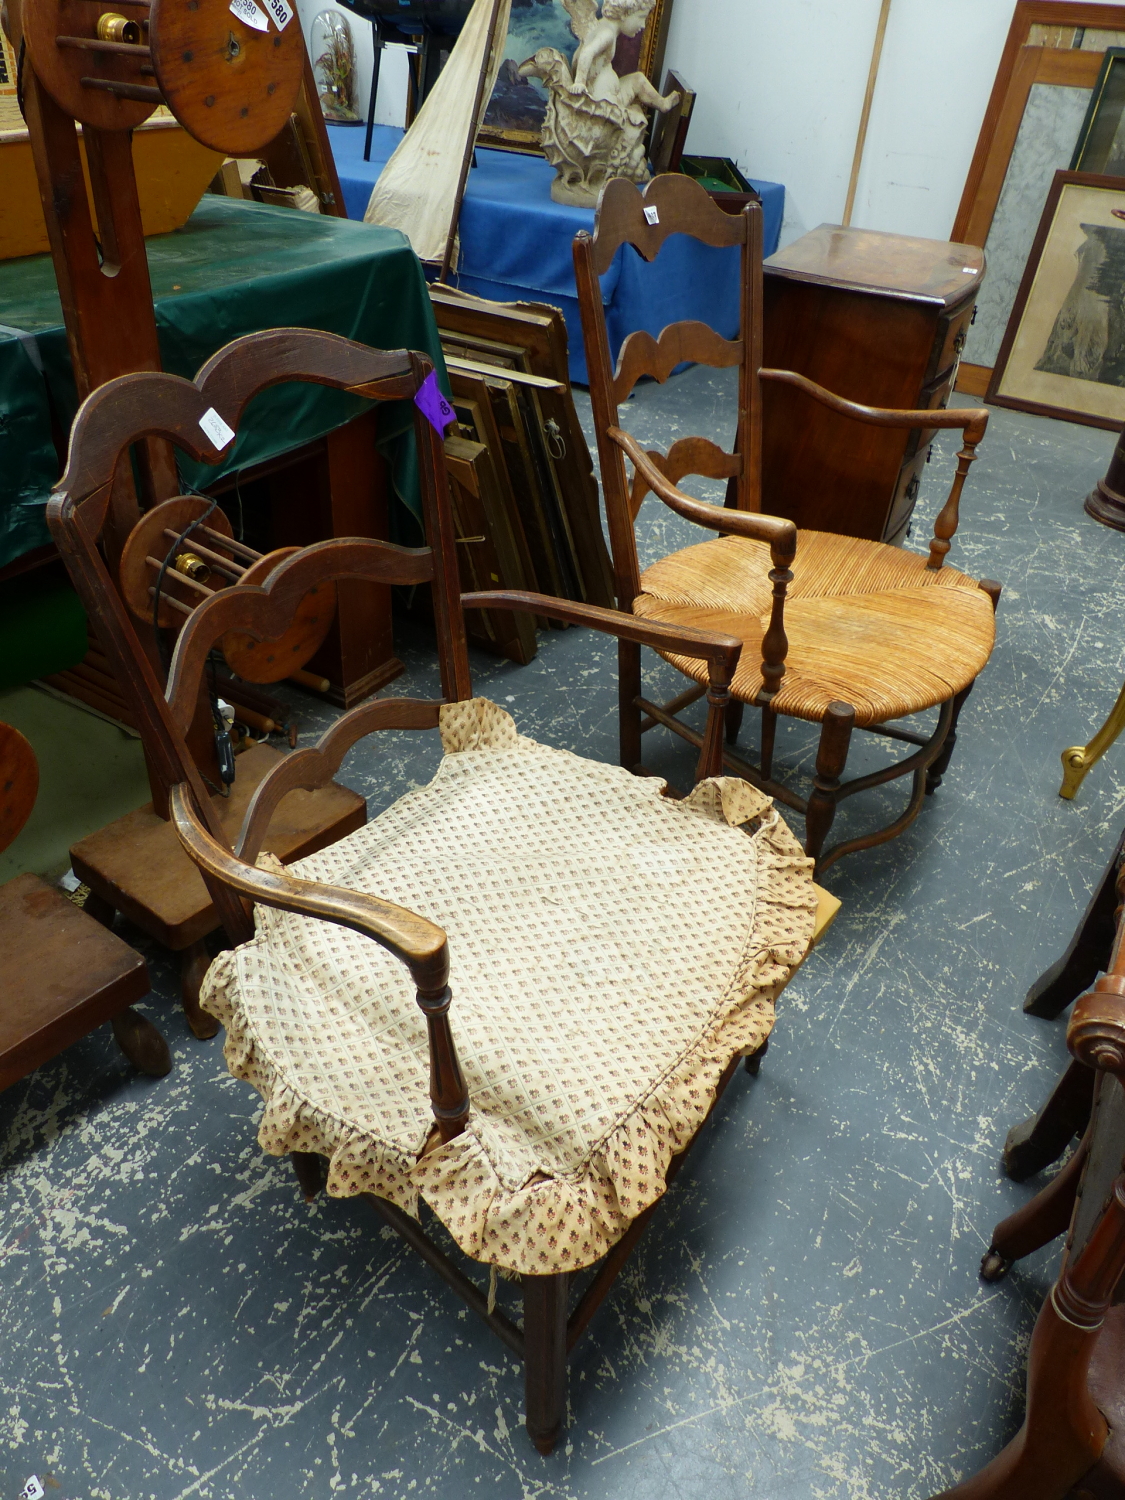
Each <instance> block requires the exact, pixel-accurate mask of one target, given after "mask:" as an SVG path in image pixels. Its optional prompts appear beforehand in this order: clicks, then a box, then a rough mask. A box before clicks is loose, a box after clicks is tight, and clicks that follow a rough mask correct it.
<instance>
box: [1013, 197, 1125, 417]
mask: <svg viewBox="0 0 1125 1500" xmlns="http://www.w3.org/2000/svg"><path fill="white" fill-rule="evenodd" d="M1123 311H1125V179H1123V178H1120V177H1109V176H1105V175H1101V174H1097V173H1091V172H1056V173H1055V178H1054V181H1053V182H1052V184H1051V190H1050V192H1049V193H1048V195H1047V203H1046V206H1045V207H1044V209H1043V217H1042V218H1041V220H1040V222H1039V229H1038V231H1037V233H1036V236H1035V242H1034V244H1033V245H1032V247H1031V254H1030V256H1029V257H1028V262H1027V269H1026V271H1025V272H1024V276H1023V280H1022V282H1021V283H1020V289H1019V292H1018V294H1017V296H1016V301H1015V306H1014V307H1013V308H1012V316H1011V319H1010V321H1009V323H1008V328H1007V331H1006V333H1005V334H1004V342H1003V343H1002V345H1001V346H1000V354H999V357H998V359H997V362H996V368H995V370H994V371H993V375H992V382H991V384H990V385H989V388H988V394H987V397H986V399H987V400H988V401H990V402H992V403H994V404H995V405H997V406H1010V407H1013V408H1014V409H1015V410H1017V411H1030V412H1036V413H1038V414H1039V415H1041V416H1048V417H1062V418H1063V419H1064V420H1065V421H1068V422H1085V423H1086V424H1088V425H1089V426H1091V427H1107V428H1110V429H1113V430H1116V429H1118V428H1120V427H1121V425H1122V423H1123V422H1125V316H1123Z"/></svg>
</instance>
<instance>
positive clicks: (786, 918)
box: [413, 776, 817, 1276]
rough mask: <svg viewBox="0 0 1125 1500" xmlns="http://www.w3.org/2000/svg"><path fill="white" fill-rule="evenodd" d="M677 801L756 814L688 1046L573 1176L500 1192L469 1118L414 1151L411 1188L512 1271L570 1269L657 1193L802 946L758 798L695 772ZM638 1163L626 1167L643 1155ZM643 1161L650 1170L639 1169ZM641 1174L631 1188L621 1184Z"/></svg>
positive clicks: (778, 851)
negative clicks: (735, 963) (731, 952)
mask: <svg viewBox="0 0 1125 1500" xmlns="http://www.w3.org/2000/svg"><path fill="white" fill-rule="evenodd" d="M683 805H688V806H694V807H696V808H697V809H698V810H699V811H700V812H701V813H703V814H704V815H706V816H715V815H716V813H718V814H719V815H721V816H722V817H723V818H724V819H725V821H727V822H729V823H731V824H732V825H733V826H739V825H740V824H743V823H745V822H748V821H749V820H750V819H752V818H755V817H758V818H761V819H762V825H761V828H760V829H759V831H758V833H757V834H756V835H754V836H755V837H756V838H758V839H759V841H760V844H759V848H760V861H759V870H760V881H761V884H760V890H759V899H758V904H757V909H756V920H755V922H754V927H753V931H752V932H751V933H750V935H749V938H748V940H747V943H746V947H745V950H744V956H743V961H742V964H741V966H740V968H739V972H738V974H737V975H736V977H735V979H734V980H733V981H732V983H731V985H730V987H729V989H728V992H727V994H726V996H725V997H724V999H723V1002H722V1003H721V1005H720V1006H719V1007H718V1008H717V1010H716V1014H715V1016H714V1018H713V1020H712V1022H711V1024H710V1026H709V1027H708V1028H707V1030H706V1031H705V1032H704V1034H703V1035H702V1036H701V1037H700V1039H699V1041H698V1042H697V1043H696V1045H695V1046H694V1047H692V1048H690V1049H689V1050H688V1051H687V1052H685V1053H684V1054H683V1055H682V1056H681V1057H680V1058H679V1059H678V1061H677V1063H676V1064H675V1065H674V1066H673V1068H672V1069H671V1070H669V1071H667V1072H666V1073H665V1074H664V1075H663V1076H662V1077H661V1078H659V1079H657V1080H656V1082H655V1083H654V1085H653V1087H652V1088H651V1089H650V1091H649V1093H648V1094H647V1096H646V1097H644V1098H643V1099H640V1100H637V1101H636V1102H635V1103H634V1104H633V1106H632V1107H631V1108H630V1109H629V1110H628V1111H627V1112H625V1113H624V1114H623V1115H622V1116H621V1117H619V1119H618V1120H617V1121H616V1122H615V1123H614V1124H613V1126H612V1127H611V1128H610V1130H609V1131H608V1132H607V1133H606V1135H605V1136H604V1137H603V1139H602V1140H601V1142H600V1143H599V1144H598V1146H597V1147H596V1148H595V1150H594V1151H593V1152H592V1153H591V1155H590V1156H589V1157H588V1158H587V1159H586V1161H585V1163H584V1165H583V1168H582V1170H581V1171H580V1172H578V1173H576V1174H575V1175H574V1176H573V1177H544V1176H541V1175H539V1174H537V1175H536V1176H535V1177H534V1178H532V1179H531V1181H529V1182H528V1183H526V1184H525V1185H524V1186H522V1187H520V1188H517V1189H516V1190H515V1191H509V1190H508V1189H506V1188H505V1187H504V1185H503V1183H502V1182H501V1181H500V1178H499V1176H498V1175H497V1172H496V1170H495V1167H494V1166H493V1164H492V1162H491V1161H490V1159H489V1157H488V1154H487V1152H486V1150H485V1148H484V1146H483V1145H482V1143H481V1142H480V1141H479V1140H478V1139H477V1137H476V1136H475V1135H474V1134H473V1132H472V1121H471V1119H470V1124H469V1128H468V1129H467V1130H466V1131H465V1132H464V1133H463V1134H462V1135H460V1136H458V1137H457V1138H456V1139H455V1140H453V1141H450V1142H448V1143H447V1144H446V1145H444V1146H442V1147H441V1148H440V1149H438V1150H437V1151H434V1152H432V1153H431V1154H430V1155H427V1156H425V1157H423V1158H422V1159H421V1160H420V1161H419V1162H418V1163H417V1165H416V1167H415V1168H414V1172H413V1178H414V1181H415V1183H416V1184H417V1186H418V1188H419V1189H420V1191H421V1195H422V1197H423V1198H424V1199H425V1200H426V1202H427V1203H428V1204H429V1206H430V1207H431V1208H432V1209H433V1211H434V1212H435V1213H436V1214H437V1216H438V1218H439V1219H441V1221H442V1222H443V1223H444V1224H445V1226H446V1228H447V1229H448V1230H449V1232H450V1234H451V1235H452V1236H453V1238H454V1239H455V1240H456V1241H457V1243H458V1245H459V1246H460V1247H461V1249H462V1250H464V1252H465V1253H466V1254H467V1255H469V1256H471V1257H472V1258H473V1259H474V1260H478V1261H482V1262H483V1263H484V1264H486V1265H495V1266H498V1267H500V1268H501V1269H503V1270H508V1271H515V1272H518V1273H520V1274H523V1275H539V1276H542V1275H549V1274H552V1273H554V1272H559V1271H577V1270H581V1269H582V1267H584V1266H588V1265H592V1264H593V1263H594V1262H595V1261H598V1260H600V1259H601V1258H602V1256H603V1255H605V1254H607V1253H608V1251H609V1250H611V1249H612V1248H613V1246H614V1245H615V1244H616V1243H617V1241H618V1240H619V1239H620V1238H621V1237H622V1235H623V1234H624V1233H625V1232H626V1230H627V1229H628V1228H629V1225H630V1224H631V1223H632V1221H633V1220H634V1219H635V1218H637V1216H638V1215H639V1214H641V1213H643V1212H644V1210H645V1209H646V1208H648V1207H649V1206H650V1205H651V1204H652V1203H654V1202H655V1201H656V1200H657V1199H658V1198H659V1197H660V1196H662V1194H663V1192H664V1188H665V1181H664V1178H665V1173H666V1172H667V1169H668V1163H669V1162H670V1161H671V1159H672V1157H673V1156H675V1155H676V1154H677V1153H678V1152H680V1151H682V1150H684V1148H685V1147H686V1146H687V1145H688V1144H689V1143H690V1141H691V1140H692V1137H693V1136H694V1135H695V1133H696V1131H697V1130H698V1129H699V1127H700V1125H702V1123H703V1121H704V1119H705V1118H706V1116H707V1112H708V1111H709V1110H710V1108H711V1105H712V1103H713V1101H714V1096H715V1089H716V1087H717V1086H718V1083H719V1080H720V1078H721V1077H722V1075H723V1073H724V1071H725V1069H726V1068H727V1066H728V1064H729V1063H730V1061H731V1059H732V1058H733V1057H736V1056H739V1055H743V1056H745V1055H748V1054H749V1053H751V1052H756V1051H757V1049H758V1048H759V1047H760V1046H761V1045H762V1043H763V1042H765V1041H766V1040H767V1039H768V1037H769V1034H770V1032H771V1031H772V1030H773V1024H774V1002H775V1001H776V999H777V996H778V994H780V992H781V990H782V989H783V988H784V987H785V985H786V983H787V982H788V980H789V977H790V975H791V974H792V972H793V970H794V969H795V968H796V967H797V966H798V965H799V964H800V963H801V961H802V960H803V958H804V957H805V954H806V953H807V952H808V946H809V942H810V940H811V938H812V933H813V926H814V922H815V917H816V907H817V897H816V891H815V889H814V887H813V885H812V881H811V878H810V877H811V868H812V861H811V860H810V859H808V858H807V857H806V856H805V854H804V852H803V851H802V849H801V846H800V845H799V844H798V843H797V840H796V839H795V838H794V837H793V834H792V833H791V832H790V831H789V829H788V827H787V826H786V825H785V823H784V822H783V821H782V819H781V818H780V816H779V815H778V813H777V812H776V810H775V809H774V808H773V804H772V802H771V801H770V799H769V798H767V797H765V796H764V795H763V794H762V793H761V792H759V791H758V790H757V789H756V788H755V787H752V786H750V785H749V783H747V782H745V781H740V780H739V779H738V778H736V777H729V776H728V777H717V778H714V779H711V780H708V781H704V782H701V783H700V784H699V785H698V786H697V787H696V788H695V790H694V791H693V792H692V794H691V796H690V797H689V798H687V799H685V803H684V804H683ZM646 1160H647V1162H648V1163H649V1165H650V1170H649V1171H647V1172H643V1173H638V1172H637V1171H636V1170H635V1167H636V1164H637V1163H638V1162H641V1161H646ZM652 1166H655V1168H656V1169H657V1170H655V1171H653V1170H651V1167H652ZM641 1182H644V1183H647V1184H649V1185H650V1186H649V1189H648V1191H646V1192H643V1193H636V1192H630V1191H628V1186H627V1185H632V1186H636V1185H637V1184H638V1183H641Z"/></svg>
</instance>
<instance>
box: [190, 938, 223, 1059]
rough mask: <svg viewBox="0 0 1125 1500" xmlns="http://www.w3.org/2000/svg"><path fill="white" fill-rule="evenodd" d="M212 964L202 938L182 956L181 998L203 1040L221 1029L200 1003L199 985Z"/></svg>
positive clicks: (192, 1027) (192, 1023) (193, 1028)
mask: <svg viewBox="0 0 1125 1500" xmlns="http://www.w3.org/2000/svg"><path fill="white" fill-rule="evenodd" d="M210 964H211V956H210V954H209V953H208V952H207V944H206V943H205V942H203V941H202V939H201V940H200V941H199V942H198V943H192V944H191V946H190V947H187V948H185V949H184V951H183V953H182V955H181V957H180V998H181V999H182V1001H183V1006H184V1015H185V1016H187V1022H188V1025H189V1026H190V1027H191V1029H192V1031H193V1032H194V1033H195V1035H196V1036H197V1037H198V1038H199V1040H200V1041H201V1042H205V1041H207V1039H208V1038H209V1037H213V1036H214V1035H215V1033H216V1032H217V1031H218V1029H219V1023H218V1021H216V1019H215V1017H214V1016H209V1015H208V1014H207V1012H206V1011H205V1010H204V1009H203V1007H202V1006H201V1005H200V1003H199V987H200V985H201V984H202V983H203V976H204V975H205V974H206V973H207V970H208V968H209V967H210Z"/></svg>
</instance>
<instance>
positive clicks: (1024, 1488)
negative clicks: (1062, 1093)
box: [943, 872, 1125, 1500]
mask: <svg viewBox="0 0 1125 1500" xmlns="http://www.w3.org/2000/svg"><path fill="white" fill-rule="evenodd" d="M1117 898H1118V903H1119V906H1118V926H1117V933H1116V937H1115V940H1114V945H1113V952H1112V955H1111V958H1110V962H1109V969H1108V972H1107V973H1105V974H1103V975H1101V976H1100V977H1099V978H1098V979H1097V980H1096V981H1095V983H1094V986H1093V989H1092V990H1091V991H1090V992H1089V993H1087V994H1085V995H1083V996H1082V997H1081V999H1079V1000H1078V1002H1077V1004H1076V1005H1075V1008H1074V1012H1073V1014H1072V1015H1071V1019H1070V1025H1069V1027H1068V1029H1067V1046H1068V1047H1069V1048H1070V1051H1071V1054H1072V1055H1073V1057H1074V1059H1075V1062H1076V1064H1077V1065H1079V1066H1080V1067H1082V1068H1083V1069H1084V1070H1088V1072H1089V1074H1090V1076H1092V1077H1093V1078H1094V1079H1095V1098H1094V1108H1093V1114H1092V1116H1091V1119H1090V1124H1089V1126H1088V1128H1087V1130H1086V1133H1085V1135H1084V1136H1083V1138H1082V1142H1081V1144H1080V1146H1079V1147H1078V1149H1077V1151H1076V1152H1075V1153H1074V1155H1073V1156H1072V1157H1071V1158H1070V1160H1069V1161H1068V1162H1067V1164H1066V1165H1065V1166H1064V1167H1063V1169H1062V1170H1061V1171H1060V1172H1059V1173H1058V1174H1057V1175H1056V1176H1055V1177H1053V1178H1052V1179H1051V1181H1050V1182H1049V1183H1048V1184H1047V1186H1046V1187H1045V1188H1044V1189H1043V1190H1042V1192H1040V1193H1039V1194H1038V1196H1037V1197H1035V1198H1033V1199H1032V1201H1031V1202H1030V1203H1028V1204H1027V1205H1026V1206H1025V1207H1024V1208H1022V1209H1020V1210H1018V1211H1017V1212H1016V1213H1014V1214H1012V1215H1011V1216H1010V1217H1009V1218H1007V1219H1005V1220H1004V1221H1003V1222H1002V1223H1001V1224H998V1225H997V1226H996V1228H995V1229H994V1230H993V1233H992V1243H991V1245H990V1246H989V1249H988V1252H987V1254H986V1255H985V1257H984V1260H983V1262H982V1264H981V1275H982V1276H983V1277H984V1279H985V1280H986V1281H997V1280H999V1279H1000V1278H1001V1277H1002V1276H1004V1275H1005V1274H1006V1273H1007V1271H1008V1270H1009V1268H1010V1267H1011V1265H1012V1264H1013V1262H1014V1261H1017V1260H1020V1259H1022V1258H1023V1257H1024V1256H1026V1255H1030V1254H1031V1253H1032V1252H1033V1251H1034V1250H1038V1249H1040V1248H1041V1247H1042V1246H1043V1245H1046V1244H1048V1243H1049V1242H1050V1241H1051V1240H1052V1239H1054V1238H1055V1237H1056V1236H1057V1235H1060V1234H1063V1233H1066V1235H1067V1241H1066V1248H1065V1249H1064V1251H1063V1258H1062V1265H1061V1267H1060V1270H1059V1274H1058V1277H1057V1279H1056V1281H1055V1284H1054V1286H1053V1287H1052V1288H1051V1291H1050V1293H1049V1295H1048V1297H1047V1299H1046V1301H1045V1302H1044V1303H1043V1307H1042V1310H1041V1311H1040V1314H1039V1318H1038V1320H1037V1322H1036V1325H1035V1331H1034V1333H1033V1335H1032V1339H1031V1349H1030V1353H1029V1356H1028V1372H1027V1412H1026V1416H1025V1418H1024V1423H1023V1426H1022V1427H1021V1429H1020V1431H1019V1432H1018V1433H1017V1435H1016V1436H1015V1437H1014V1438H1013V1439H1012V1441H1011V1442H1010V1443H1009V1444H1008V1446H1007V1447H1006V1448H1005V1449H1004V1450H1003V1452H1002V1453H1000V1454H998V1455H997V1457H996V1458H994V1459H993V1460H992V1462H991V1463H990V1464H988V1465H987V1466H986V1467H985V1468H984V1469H982V1470H981V1471H980V1472H979V1473H978V1474H975V1475H974V1476H973V1477H972V1478H971V1479H967V1480H965V1482H964V1483H963V1484H960V1485H958V1486H956V1487H955V1488H954V1489H952V1490H949V1491H947V1492H946V1497H948V1500H1082V1497H1083V1496H1087V1497H1089V1500H1095V1497H1102V1496H1107V1497H1108V1496H1110V1495H1120V1494H1122V1493H1123V1492H1125V1391H1123V1390H1122V1388H1121V1379H1120V1371H1121V1369H1122V1367H1123V1362H1125V1307H1123V1306H1121V1305H1120V1304H1121V1302H1122V1300H1123V1293H1125V943H1123V941H1122V939H1123V937H1125V926H1123V925H1122V923H1121V903H1123V902H1125V872H1123V873H1122V874H1121V875H1120V876H1119V877H1118V880H1117ZM1107 1416H1108V1418H1109V1421H1108V1422H1107V1420H1106V1419H1107ZM943 1500H944V1497H943Z"/></svg>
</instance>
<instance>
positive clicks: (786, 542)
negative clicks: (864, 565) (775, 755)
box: [762, 529, 797, 698]
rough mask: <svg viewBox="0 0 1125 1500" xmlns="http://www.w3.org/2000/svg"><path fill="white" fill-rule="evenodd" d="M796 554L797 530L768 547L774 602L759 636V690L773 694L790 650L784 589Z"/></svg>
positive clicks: (790, 574) (764, 693)
mask: <svg viewBox="0 0 1125 1500" xmlns="http://www.w3.org/2000/svg"><path fill="white" fill-rule="evenodd" d="M796 555H797V532H796V529H794V530H793V533H792V537H789V536H786V537H785V538H784V539H783V540H782V541H781V542H779V543H775V544H774V545H773V546H771V548H770V557H771V559H772V561H773V567H772V568H771V569H770V582H771V583H772V584H773V606H772V608H771V610H770V623H769V628H768V629H767V631H766V633H765V635H764V636H763V637H762V693H763V696H764V697H766V698H772V697H773V695H774V694H775V693H776V692H777V690H778V688H779V687H780V686H781V679H782V678H783V677H784V676H785V658H786V656H788V654H789V639H788V637H787V636H786V634H785V593H786V590H787V589H788V587H789V585H790V584H791V583H792V582H793V570H792V566H791V565H792V562H793V559H794V557H795V556H796Z"/></svg>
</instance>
